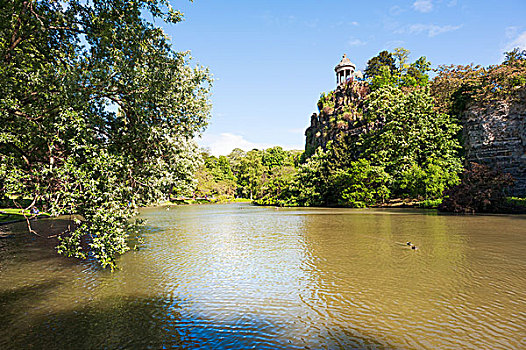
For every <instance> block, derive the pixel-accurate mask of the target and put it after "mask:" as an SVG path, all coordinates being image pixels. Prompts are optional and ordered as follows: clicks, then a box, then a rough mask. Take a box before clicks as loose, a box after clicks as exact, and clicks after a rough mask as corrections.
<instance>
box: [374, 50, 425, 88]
mask: <svg viewBox="0 0 526 350" xmlns="http://www.w3.org/2000/svg"><path fill="white" fill-rule="evenodd" d="M410 53H411V52H410V51H409V50H407V49H404V48H402V47H398V48H396V49H395V50H394V52H392V53H389V52H388V51H382V52H380V53H379V54H378V56H376V57H373V58H371V59H370V60H369V62H368V63H367V68H366V69H365V73H366V76H367V77H368V78H369V81H370V85H371V90H373V91H374V90H377V89H379V88H381V87H383V86H404V87H409V88H410V87H419V86H426V85H428V82H429V75H428V74H427V72H429V71H430V70H431V68H430V67H431V63H430V62H429V61H428V60H427V58H426V57H424V56H422V57H420V58H419V59H417V60H416V61H415V62H413V63H410V64H409V63H408V62H409V55H410Z"/></svg>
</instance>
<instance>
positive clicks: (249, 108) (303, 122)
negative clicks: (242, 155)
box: [163, 0, 526, 155]
mask: <svg viewBox="0 0 526 350" xmlns="http://www.w3.org/2000/svg"><path fill="white" fill-rule="evenodd" d="M170 2H171V4H172V6H173V7H174V8H176V9H178V10H181V11H182V12H184V14H185V20H184V21H183V22H181V23H178V24H175V25H163V27H164V29H165V31H166V32H167V34H168V36H169V37H170V38H171V40H172V45H173V47H174V49H175V50H176V51H186V50H189V51H191V56H192V57H193V58H194V59H193V61H192V64H193V65H196V64H199V65H202V66H206V67H209V69H210V72H211V73H212V75H213V78H214V83H213V88H212V95H211V102H212V105H213V109H212V114H211V119H210V121H209V125H208V127H207V129H206V131H205V132H204V133H203V135H202V137H201V138H199V139H198V140H197V141H198V144H199V145H200V146H202V147H208V148H209V149H210V150H211V152H212V153H213V154H215V155H227V154H228V153H230V151H231V150H232V149H233V148H236V147H239V148H242V149H244V150H250V149H253V148H259V149H262V148H268V147H272V146H282V147H283V148H286V149H303V148H304V144H305V136H304V132H305V129H306V128H307V127H308V125H309V123H310V116H311V115H312V113H314V112H317V108H316V103H317V101H318V98H319V96H320V94H321V93H322V92H327V91H330V90H333V89H334V88H335V87H336V77H335V73H334V66H335V65H336V64H338V63H339V61H340V60H341V57H342V55H343V54H344V53H345V54H347V56H348V57H349V58H350V59H351V61H352V62H353V63H355V64H356V66H357V69H358V70H362V71H363V69H364V68H365V66H366V64H367V61H368V60H369V59H370V58H371V57H374V56H376V55H377V54H378V53H379V52H380V51H382V50H390V51H392V50H393V49H394V48H396V47H404V48H406V49H408V50H410V51H411V55H410V60H411V61H414V60H416V59H418V58H419V57H420V56H426V57H427V59H428V60H429V61H431V63H432V68H436V67H437V66H438V65H442V64H470V63H475V64H480V65H483V66H488V65H491V64H497V63H500V62H501V61H502V58H503V53H504V52H505V51H509V50H511V49H513V48H514V47H521V48H522V49H526V0H500V1H494V0H407V1H401V0H397V1H395V0H393V1H377V0H368V1H350V0H346V1H344V0H340V1H335V0H317V1H313V0H301V1H297V0H290V1H287V0H267V1H265V0H260V1H250V0H244V1H238V0H222V1H220V0H195V1H194V2H190V1H187V0H170Z"/></svg>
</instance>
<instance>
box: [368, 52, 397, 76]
mask: <svg viewBox="0 0 526 350" xmlns="http://www.w3.org/2000/svg"><path fill="white" fill-rule="evenodd" d="M382 67H386V68H387V70H388V73H390V74H394V73H395V72H396V65H395V59H394V57H393V55H392V54H391V53H389V52H388V51H385V50H384V51H382V52H380V53H379V54H378V56H375V57H373V58H371V59H370V60H369V61H367V67H366V68H365V70H364V73H365V76H366V77H368V78H373V77H375V76H377V75H379V74H381V68H382ZM384 74H385V73H384Z"/></svg>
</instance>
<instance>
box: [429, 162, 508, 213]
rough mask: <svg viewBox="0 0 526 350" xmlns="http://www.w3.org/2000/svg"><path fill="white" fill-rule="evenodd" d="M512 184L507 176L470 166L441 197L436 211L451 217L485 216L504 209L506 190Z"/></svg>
mask: <svg viewBox="0 0 526 350" xmlns="http://www.w3.org/2000/svg"><path fill="white" fill-rule="evenodd" d="M513 183H514V181H513V178H512V177H511V175H510V174H507V173H503V172H501V171H499V170H495V169H491V168H490V167H488V166H487V165H483V164H478V163H471V164H470V167H469V169H467V170H465V171H464V173H463V174H462V181H461V183H460V184H459V185H457V186H454V187H452V188H450V189H449V190H447V191H446V192H445V193H444V200H443V201H442V204H441V205H440V206H439V210H441V211H447V212H453V213H485V212H496V211H499V210H502V209H503V208H504V207H505V206H506V189H507V188H509V187H510V186H512V185H513Z"/></svg>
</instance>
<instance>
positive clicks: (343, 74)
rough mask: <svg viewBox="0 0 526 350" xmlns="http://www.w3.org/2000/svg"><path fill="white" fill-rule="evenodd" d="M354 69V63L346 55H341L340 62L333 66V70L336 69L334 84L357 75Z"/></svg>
mask: <svg viewBox="0 0 526 350" xmlns="http://www.w3.org/2000/svg"><path fill="white" fill-rule="evenodd" d="M355 69H356V65H355V64H354V63H352V62H351V60H350V59H348V58H347V55H343V58H342V60H341V61H340V63H338V64H337V65H336V67H334V70H335V71H336V85H340V84H342V83H345V82H347V81H348V80H352V79H353V78H355V77H357V74H356V72H355V71H354V70H355Z"/></svg>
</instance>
